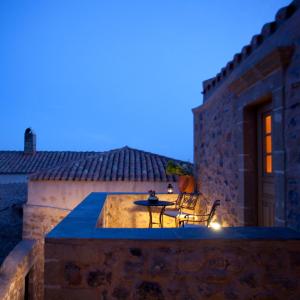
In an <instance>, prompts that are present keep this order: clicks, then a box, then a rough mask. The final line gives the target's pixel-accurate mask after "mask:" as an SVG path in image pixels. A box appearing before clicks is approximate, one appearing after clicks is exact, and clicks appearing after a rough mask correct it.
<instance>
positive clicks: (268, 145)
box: [266, 135, 272, 153]
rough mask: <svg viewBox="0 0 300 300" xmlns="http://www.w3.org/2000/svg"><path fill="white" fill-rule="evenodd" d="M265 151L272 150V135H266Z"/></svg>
mask: <svg viewBox="0 0 300 300" xmlns="http://www.w3.org/2000/svg"><path fill="white" fill-rule="evenodd" d="M266 152H267V153H271V152H272V136H271V135H267V136H266Z"/></svg>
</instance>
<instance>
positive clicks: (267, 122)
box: [265, 115, 272, 133]
mask: <svg viewBox="0 0 300 300" xmlns="http://www.w3.org/2000/svg"><path fill="white" fill-rule="evenodd" d="M265 127H266V133H271V131H272V117H271V115H268V116H266V118H265Z"/></svg>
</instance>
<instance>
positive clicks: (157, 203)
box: [134, 200, 175, 228]
mask: <svg viewBox="0 0 300 300" xmlns="http://www.w3.org/2000/svg"><path fill="white" fill-rule="evenodd" d="M134 204H136V205H140V206H146V207H147V209H148V212H149V228H152V227H153V224H158V225H159V226H160V228H163V227H164V226H163V213H164V211H165V209H166V206H171V205H174V204H175V203H174V202H171V201H164V200H158V201H148V200H137V201H134ZM152 207H161V210H160V213H159V223H155V222H153V218H152Z"/></svg>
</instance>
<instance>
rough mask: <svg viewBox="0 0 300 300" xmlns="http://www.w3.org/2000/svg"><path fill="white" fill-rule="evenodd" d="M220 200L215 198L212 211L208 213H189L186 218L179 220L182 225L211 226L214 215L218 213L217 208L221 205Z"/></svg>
mask: <svg viewBox="0 0 300 300" xmlns="http://www.w3.org/2000/svg"><path fill="white" fill-rule="evenodd" d="M220 202H221V201H220V200H215V201H214V203H213V205H212V207H211V209H210V212H209V213H208V214H202V215H196V214H193V215H189V214H187V215H186V216H185V217H184V218H182V219H181V220H179V226H180V227H199V226H206V227H209V225H210V223H211V221H212V220H213V217H214V216H215V214H216V211H217V208H218V207H219V206H220ZM197 223H204V224H205V225H201V224H197Z"/></svg>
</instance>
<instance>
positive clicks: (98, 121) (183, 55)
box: [0, 0, 290, 161]
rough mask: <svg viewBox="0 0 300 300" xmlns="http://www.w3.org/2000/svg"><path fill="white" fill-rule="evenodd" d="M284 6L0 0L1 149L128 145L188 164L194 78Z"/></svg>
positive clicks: (197, 98)
mask: <svg viewBox="0 0 300 300" xmlns="http://www.w3.org/2000/svg"><path fill="white" fill-rule="evenodd" d="M289 3H290V1H288V0H247V1H246V0H180V1H179V0H145V1H142V0H140V1H137V0H136V1H131V0H126V1H125V0H118V1H117V0H111V1H108V0H107V1H104V0H103V1H101V0H82V1H77V0H47V1H46V0H44V1H37V0H36V1H32V0H27V1H25V0H23V1H16V0H1V1H0V104H1V106H0V107H1V109H0V126H1V138H0V149H1V150H21V149H23V133H24V130H25V128H26V127H29V126H30V127H32V128H33V129H34V130H35V132H36V133H37V146H38V149H39V150H96V151H102V150H109V149H113V148H118V147H123V146H124V145H128V146H130V147H133V148H138V149H141V150H146V151H150V152H154V153H159V154H163V155H167V156H170V157H174V158H178V159H183V160H190V161H192V160H193V116H192V112H191V109H192V108H193V107H196V106H198V105H200V104H201V102H202V95H201V91H202V81H203V80H205V79H208V78H210V77H212V76H214V75H215V74H216V73H218V72H219V70H220V69H221V68H222V67H223V66H225V65H226V63H227V62H228V61H229V60H231V58H232V57H233V55H234V54H235V53H237V52H239V51H240V50H241V48H242V47H243V46H244V45H245V44H247V43H249V41H250V40H251V37H252V36H253V35H254V34H257V33H259V32H260V30H261V27H262V26H263V25H264V23H266V22H270V21H272V20H274V16H275V13H276V12H277V10H278V9H279V8H280V7H282V6H285V5H288V4H289Z"/></svg>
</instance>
